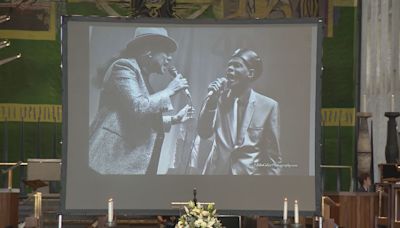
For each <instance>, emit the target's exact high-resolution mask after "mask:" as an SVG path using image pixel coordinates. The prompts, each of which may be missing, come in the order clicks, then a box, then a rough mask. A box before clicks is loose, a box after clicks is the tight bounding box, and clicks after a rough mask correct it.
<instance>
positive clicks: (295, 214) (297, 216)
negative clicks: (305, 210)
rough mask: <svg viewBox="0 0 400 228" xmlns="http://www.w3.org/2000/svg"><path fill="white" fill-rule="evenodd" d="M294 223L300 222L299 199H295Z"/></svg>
mask: <svg viewBox="0 0 400 228" xmlns="http://www.w3.org/2000/svg"><path fill="white" fill-rule="evenodd" d="M294 223H295V224H299V204H298V203H297V200H295V201H294Z"/></svg>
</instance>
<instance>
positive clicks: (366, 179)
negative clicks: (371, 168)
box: [358, 173, 371, 192]
mask: <svg viewBox="0 0 400 228" xmlns="http://www.w3.org/2000/svg"><path fill="white" fill-rule="evenodd" d="M358 182H359V183H360V187H359V188H358V192H370V191H371V176H370V175H369V173H362V174H361V175H360V176H359V177H358Z"/></svg>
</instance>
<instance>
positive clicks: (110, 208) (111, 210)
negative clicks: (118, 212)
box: [107, 198, 114, 223]
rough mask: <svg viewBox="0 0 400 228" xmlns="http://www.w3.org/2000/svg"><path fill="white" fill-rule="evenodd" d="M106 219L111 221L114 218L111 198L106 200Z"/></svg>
mask: <svg viewBox="0 0 400 228" xmlns="http://www.w3.org/2000/svg"><path fill="white" fill-rule="evenodd" d="M107 218H108V219H107V221H108V222H109V223H111V222H112V221H113V220H114V202H113V199H112V198H110V199H109V200H108V217H107Z"/></svg>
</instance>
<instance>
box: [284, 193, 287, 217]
mask: <svg viewBox="0 0 400 228" xmlns="http://www.w3.org/2000/svg"><path fill="white" fill-rule="evenodd" d="M283 221H287V198H286V197H285V200H284V201H283Z"/></svg>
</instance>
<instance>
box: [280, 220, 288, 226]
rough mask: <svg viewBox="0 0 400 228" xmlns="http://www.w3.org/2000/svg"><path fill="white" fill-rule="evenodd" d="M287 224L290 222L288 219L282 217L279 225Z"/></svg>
mask: <svg viewBox="0 0 400 228" xmlns="http://www.w3.org/2000/svg"><path fill="white" fill-rule="evenodd" d="M289 224H290V220H289V219H282V221H281V225H289Z"/></svg>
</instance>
